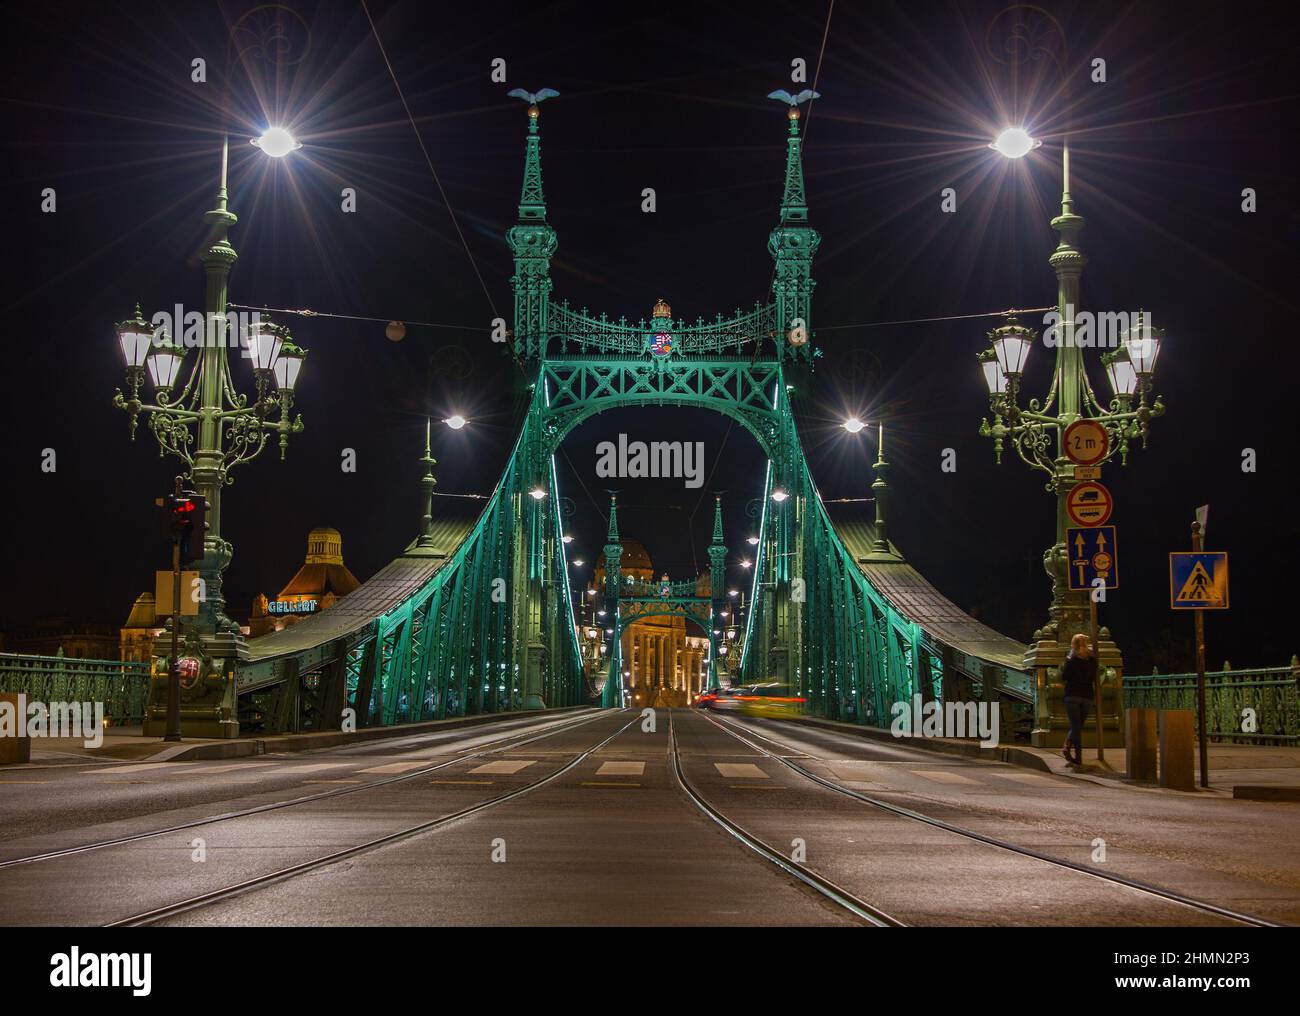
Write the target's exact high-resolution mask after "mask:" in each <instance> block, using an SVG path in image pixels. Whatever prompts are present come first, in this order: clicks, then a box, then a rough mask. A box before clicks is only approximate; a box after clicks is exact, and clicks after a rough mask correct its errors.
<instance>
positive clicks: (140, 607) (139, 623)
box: [122, 593, 158, 628]
mask: <svg viewBox="0 0 1300 1016" xmlns="http://www.w3.org/2000/svg"><path fill="white" fill-rule="evenodd" d="M155 608H156V605H155V603H154V597H153V593H141V594H140V595H139V596H137V597H136V598H135V604H134V606H132V607H131V616H130V617H128V618H127V619H126V624H124V625H123V626H122V627H124V628H156V627H157V626H158V614H157V612H156V609H155Z"/></svg>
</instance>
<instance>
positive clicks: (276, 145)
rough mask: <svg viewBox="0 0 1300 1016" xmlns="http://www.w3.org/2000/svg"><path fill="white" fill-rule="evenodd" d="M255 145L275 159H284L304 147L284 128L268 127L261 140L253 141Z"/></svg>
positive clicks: (255, 139)
mask: <svg viewBox="0 0 1300 1016" xmlns="http://www.w3.org/2000/svg"><path fill="white" fill-rule="evenodd" d="M253 144H254V145H256V146H257V147H258V148H260V149H261V150H262V151H263V152H264V153H265V154H266V155H269V156H270V157H271V158H273V159H283V158H284V157H285V156H286V155H288V154H289V153H290V152H296V151H297V150H298V149H299V148H301V147H302V142H301V141H299V140H298V139H297V138H295V137H294V136H293V135H292V134H290V133H289V132H288V131H287V130H285V129H284V128H283V127H268V128H267V129H266V131H265V132H264V133H263V134H262V136H261V137H260V138H254V139H253Z"/></svg>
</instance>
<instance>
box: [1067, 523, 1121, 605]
mask: <svg viewBox="0 0 1300 1016" xmlns="http://www.w3.org/2000/svg"><path fill="white" fill-rule="evenodd" d="M1065 550H1066V555H1067V556H1066V560H1067V561H1068V562H1069V566H1068V567H1067V569H1066V571H1067V572H1068V573H1069V577H1070V586H1069V588H1070V589H1072V590H1076V591H1082V590H1088V589H1092V588H1093V582H1094V581H1095V580H1097V579H1101V580H1102V585H1103V586H1104V587H1105V588H1106V589H1118V588H1119V551H1118V549H1117V547H1116V543H1115V527H1114V526H1093V527H1091V528H1088V529H1082V528H1080V529H1067V530H1066V531H1065Z"/></svg>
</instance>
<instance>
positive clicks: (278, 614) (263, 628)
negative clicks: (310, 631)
mask: <svg viewBox="0 0 1300 1016" xmlns="http://www.w3.org/2000/svg"><path fill="white" fill-rule="evenodd" d="M360 584H361V583H360V582H358V581H357V577H356V576H355V575H353V574H352V573H351V572H350V571H348V568H347V565H345V564H344V563H343V537H342V536H341V535H339V531H338V530H337V529H328V528H318V529H313V530H312V531H311V532H310V533H308V534H307V558H306V560H305V561H304V562H303V564H302V567H301V568H299V569H298V573H297V574H296V575H294V577H293V578H292V579H290V580H289V584H288V585H286V586H285V587H284V588H283V589H281V590H280V592H279V594H277V596H276V598H275V599H274V600H268V599H267V597H266V596H265V595H264V594H258V596H257V597H256V598H255V599H254V600H253V610H252V613H251V614H250V615H249V618H248V630H249V635H250V636H252V637H253V638H256V637H257V636H259V635H266V634H267V633H269V632H273V631H281V630H283V629H284V628H287V627H289V626H290V625H294V624H297V623H298V622H299V621H301V620H302V619H303V618H304V617H310V616H311V615H312V614H317V613H319V612H320V611H322V610H328V609H329V608H330V607H331V606H332V605H333V604H334V603H335V602H336V601H337V600H338V599H339V597H341V596H346V595H347V594H348V593H350V592H352V590H354V589H356V588H357V586H359V585H360Z"/></svg>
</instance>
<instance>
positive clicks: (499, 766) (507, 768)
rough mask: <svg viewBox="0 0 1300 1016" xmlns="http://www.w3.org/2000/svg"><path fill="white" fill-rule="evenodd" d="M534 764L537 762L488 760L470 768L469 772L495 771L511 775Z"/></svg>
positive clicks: (503, 774)
mask: <svg viewBox="0 0 1300 1016" xmlns="http://www.w3.org/2000/svg"><path fill="white" fill-rule="evenodd" d="M536 764H537V763H536V762H535V761H534V762H509V761H502V762H488V763H486V764H485V765H481V766H479V767H478V768H476V769H471V770H470V772H471V773H497V774H500V775H502V776H513V775H514V774H515V773H517V772H519V771H520V770H521V769H527V768H528V767H529V766H531V765H536Z"/></svg>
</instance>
